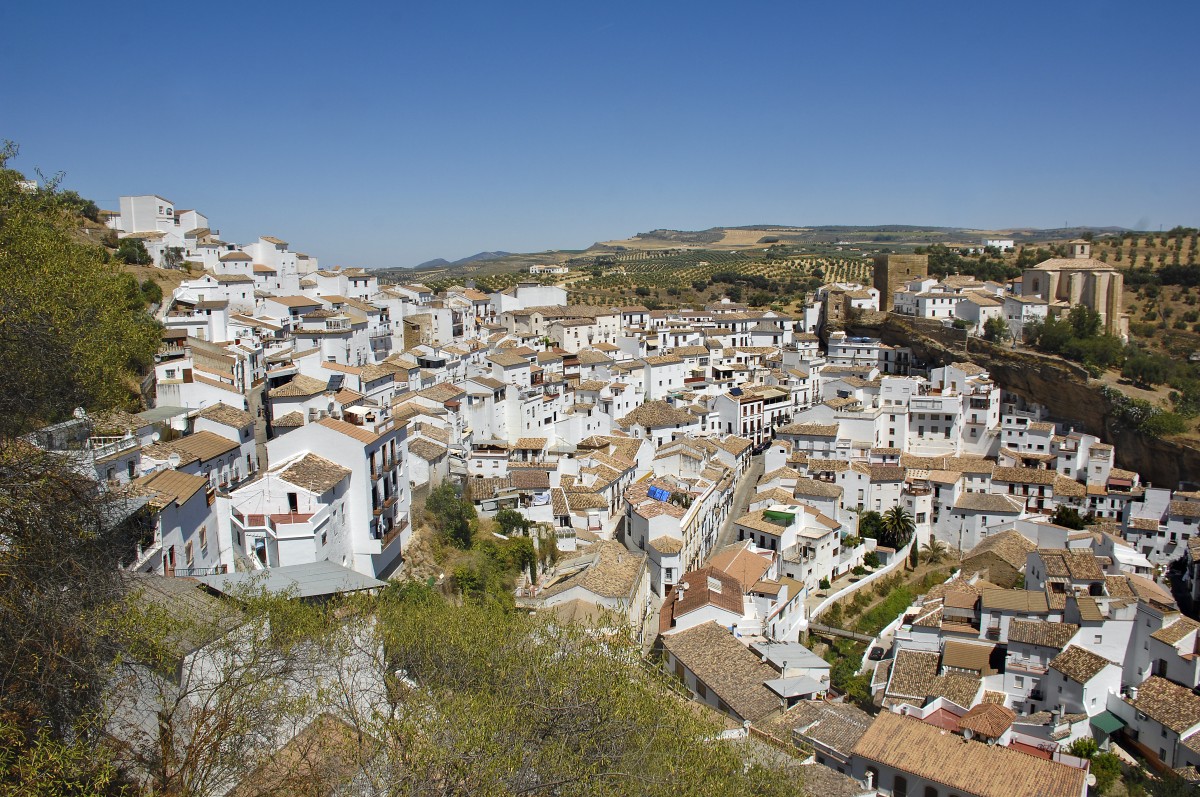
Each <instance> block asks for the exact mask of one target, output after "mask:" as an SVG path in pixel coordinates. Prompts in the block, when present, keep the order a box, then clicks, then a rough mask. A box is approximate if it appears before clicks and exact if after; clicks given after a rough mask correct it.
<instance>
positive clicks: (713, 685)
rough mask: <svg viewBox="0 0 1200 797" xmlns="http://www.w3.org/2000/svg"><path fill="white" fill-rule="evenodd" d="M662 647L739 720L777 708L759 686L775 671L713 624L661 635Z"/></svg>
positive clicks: (776, 702)
mask: <svg viewBox="0 0 1200 797" xmlns="http://www.w3.org/2000/svg"><path fill="white" fill-rule="evenodd" d="M663 646H664V647H665V648H666V649H667V650H668V651H669V652H670V653H671V654H672V655H673V656H675V658H676V659H678V660H679V661H680V662H681V663H682V664H683V666H685V667H686V668H687V669H689V670H691V672H692V673H694V674H695V675H696V677H697V678H699V679H700V681H702V682H703V683H704V685H705V687H707V688H708V689H709V690H710V691H711V692H712V693H713V694H714V695H716V696H717V697H718V698H719V699H720V700H722V701H724V703H725V705H727V706H729V708H730V709H731V710H732V711H733V713H735V714H737V715H738V716H739V717H741V718H742V719H744V720H750V721H751V722H754V721H757V720H761V719H762V718H764V717H766V716H767V715H769V714H771V713H772V712H773V711H776V710H777V709H778V708H779V698H777V697H775V695H773V694H772V693H771V690H769V689H767V687H766V686H764V685H763V684H764V683H765V682H766V681H769V680H773V679H774V678H776V677H778V673H776V672H775V670H774V669H772V668H771V667H770V666H769V665H767V664H764V663H763V662H762V660H761V659H759V657H758V656H755V655H754V654H753V653H751V652H750V650H749V649H748V648H746V646H745V645H743V644H742V643H740V642H738V641H737V640H736V639H734V638H733V634H731V633H729V632H728V631H726V630H725V629H724V628H722V627H721V626H719V625H717V624H716V623H712V622H708V623H703V624H702V625H698V626H696V627H695V628H690V629H688V630H686V631H681V632H679V633H678V634H671V635H670V636H666V637H663Z"/></svg>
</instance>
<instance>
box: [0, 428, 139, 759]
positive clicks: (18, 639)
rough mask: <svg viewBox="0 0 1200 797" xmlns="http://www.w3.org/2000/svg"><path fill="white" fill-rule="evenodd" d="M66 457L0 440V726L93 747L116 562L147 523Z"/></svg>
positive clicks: (116, 588)
mask: <svg viewBox="0 0 1200 797" xmlns="http://www.w3.org/2000/svg"><path fill="white" fill-rule="evenodd" d="M128 512H129V510H128V509H126V508H125V505H124V503H123V502H122V501H121V500H119V498H118V497H116V496H114V495H112V494H110V493H101V492H100V491H99V489H98V486H97V484H96V483H95V481H94V480H93V479H89V478H87V477H85V476H83V475H81V474H80V472H79V471H78V469H77V467H76V464H75V463H74V462H73V461H72V460H70V459H69V458H68V457H65V456H60V455H57V454H52V453H47V452H44V451H41V450H39V449H36V448H33V447H32V446H29V445H28V444H25V443H23V442H19V441H11V440H8V441H5V440H0V540H2V541H3V544H2V545H0V573H3V574H4V575H3V577H2V578H0V726H4V727H5V728H7V729H9V730H10V731H11V732H12V733H15V734H17V735H19V736H21V737H22V738H24V739H25V740H27V741H28V743H29V744H35V745H36V744H40V743H41V742H39V741H38V740H41V739H42V738H43V736H45V735H47V734H48V739H49V740H51V741H53V742H59V743H63V744H66V745H72V744H75V743H77V742H78V743H83V744H94V743H95V741H96V738H97V734H98V733H99V727H98V720H99V713H100V708H101V704H102V699H103V691H104V685H105V683H106V682H107V677H108V673H109V669H110V665H111V664H112V662H113V661H114V659H115V657H116V655H117V652H118V650H117V647H116V645H115V643H114V642H113V641H112V640H111V639H109V638H107V637H105V636H104V635H103V634H101V633H98V629H102V628H104V627H105V626H106V625H107V624H109V623H110V621H111V620H112V618H113V617H114V616H116V615H117V614H118V612H117V605H118V604H119V602H120V600H121V596H122V594H123V592H124V589H123V585H122V581H121V577H120V569H119V567H120V564H121V563H122V561H123V560H124V559H125V557H127V556H131V555H132V554H133V551H134V549H135V543H136V541H137V540H138V539H139V538H142V537H143V536H144V535H146V534H151V533H152V529H151V528H150V527H149V524H148V523H147V522H146V518H145V516H144V515H142V514H141V513H137V514H134V515H132V516H129V515H128Z"/></svg>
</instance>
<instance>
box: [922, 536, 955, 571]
mask: <svg viewBox="0 0 1200 797" xmlns="http://www.w3.org/2000/svg"><path fill="white" fill-rule="evenodd" d="M949 557H950V548H949V546H947V545H946V543H944V542H942V541H941V540H935V539H930V540H929V542H927V543H925V544H924V545H922V546H921V558H922V559H924V560H925V563H926V564H931V565H940V564H941V563H942V562H944V561H946V559H948V558H949Z"/></svg>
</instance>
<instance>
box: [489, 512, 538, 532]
mask: <svg viewBox="0 0 1200 797" xmlns="http://www.w3.org/2000/svg"><path fill="white" fill-rule="evenodd" d="M496 525H498V526H499V527H500V533H502V534H513V533H517V532H519V533H520V534H522V535H528V534H529V528H530V526H532V525H533V524H532V523H530V522H529V518H527V517H525V516H524V515H522V514H521V513H520V512H518V511H517V510H515V509H501V510H500V511H499V512H497V513H496Z"/></svg>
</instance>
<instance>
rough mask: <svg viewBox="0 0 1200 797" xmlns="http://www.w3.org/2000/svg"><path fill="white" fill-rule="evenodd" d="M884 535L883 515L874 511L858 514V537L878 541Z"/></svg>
mask: <svg viewBox="0 0 1200 797" xmlns="http://www.w3.org/2000/svg"><path fill="white" fill-rule="evenodd" d="M882 533H883V515H881V514H879V513H878V512H876V511H875V510H873V509H869V510H867V511H866V512H860V513H859V514H858V536H859V537H870V538H871V539H873V540H878V539H879V538H880V535H881V534H882Z"/></svg>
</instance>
